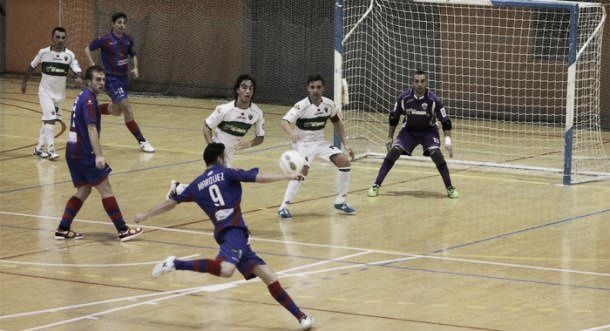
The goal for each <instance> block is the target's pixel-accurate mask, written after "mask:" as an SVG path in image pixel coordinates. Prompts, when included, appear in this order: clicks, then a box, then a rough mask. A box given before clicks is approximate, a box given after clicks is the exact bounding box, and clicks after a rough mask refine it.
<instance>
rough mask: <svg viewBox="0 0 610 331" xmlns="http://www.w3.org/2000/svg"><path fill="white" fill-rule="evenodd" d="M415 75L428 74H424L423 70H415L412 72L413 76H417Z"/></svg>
mask: <svg viewBox="0 0 610 331" xmlns="http://www.w3.org/2000/svg"><path fill="white" fill-rule="evenodd" d="M417 75H424V76H428V74H426V72H425V71H423V70H416V71H415V73H414V74H413V76H417Z"/></svg>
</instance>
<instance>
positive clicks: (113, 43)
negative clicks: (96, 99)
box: [85, 13, 155, 153]
mask: <svg viewBox="0 0 610 331" xmlns="http://www.w3.org/2000/svg"><path fill="white" fill-rule="evenodd" d="M126 28H127V15H125V13H116V14H114V15H112V30H110V32H109V33H107V34H105V35H103V36H101V37H99V38H97V39H95V40H93V41H92V42H91V43H90V44H89V46H87V47H85V54H86V55H87V58H88V59H89V64H90V65H95V62H94V61H93V58H92V57H91V51H94V50H96V49H100V50H101V53H102V62H103V63H104V68H105V69H106V93H108V96H109V97H110V98H111V99H112V107H110V106H109V105H108V104H102V105H100V110H101V112H102V114H112V115H119V114H121V113H123V118H124V119H125V125H126V126H127V128H128V129H129V131H130V132H131V134H133V136H134V137H135V138H136V139H137V140H138V143H139V144H140V149H141V150H142V151H144V152H147V153H153V152H154V151H155V149H154V147H153V146H152V145H151V144H150V143H149V142H148V141H147V140H146V138H144V136H143V135H142V132H141V131H140V127H139V126H138V124H137V123H136V121H135V118H134V114H133V108H132V107H131V104H130V103H129V100H128V98H127V78H128V76H129V57H131V58H132V60H133V69H131V73H132V74H133V77H134V78H138V77H139V76H140V73H139V71H138V57H137V56H136V51H135V50H134V42H133V39H132V38H131V36H129V35H128V34H127V33H125V29H126Z"/></svg>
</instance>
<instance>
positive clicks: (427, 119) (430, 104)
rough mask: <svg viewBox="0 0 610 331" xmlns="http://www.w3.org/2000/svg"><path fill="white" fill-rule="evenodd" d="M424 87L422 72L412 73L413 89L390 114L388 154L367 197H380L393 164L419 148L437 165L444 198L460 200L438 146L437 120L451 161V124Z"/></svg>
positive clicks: (443, 110)
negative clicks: (399, 125)
mask: <svg viewBox="0 0 610 331" xmlns="http://www.w3.org/2000/svg"><path fill="white" fill-rule="evenodd" d="M427 83H428V81H427V77H426V73H425V72H423V71H417V72H415V74H414V75H413V79H412V86H411V87H410V88H408V89H407V90H406V91H404V92H403V93H402V94H401V95H400V97H398V100H397V101H396V104H395V105H394V110H393V111H391V112H390V119H389V123H390V127H389V130H388V140H387V142H386V149H387V150H388V154H387V155H386V156H385V159H384V160H383V163H382V164H381V168H380V169H379V172H378V173H377V178H376V179H375V183H373V185H372V186H371V188H369V190H368V196H369V197H376V196H378V195H379V188H380V186H381V183H383V180H384V179H385V177H386V176H387V174H388V172H390V169H392V167H393V166H394V162H396V160H398V158H399V157H400V155H401V154H403V153H405V154H407V155H411V152H413V149H414V148H415V147H416V146H417V145H422V147H423V149H424V154H425V155H429V156H430V158H431V159H432V161H433V162H434V164H436V168H437V169H438V172H439V173H440V174H441V177H442V178H443V182H444V183H445V187H446V188H447V196H448V197H449V198H451V199H457V198H458V197H459V194H458V192H457V190H456V189H455V187H453V185H452V184H451V177H450V176H449V168H448V167H447V162H445V157H444V156H443V153H442V152H441V150H440V146H441V143H440V138H439V134H438V128H437V124H436V123H437V120H438V121H440V122H441V124H442V128H443V132H444V134H445V148H446V149H447V151H448V152H449V156H450V157H453V151H452V148H451V137H450V133H451V120H450V119H449V116H447V111H446V110H445V107H444V106H443V104H442V103H441V101H440V100H439V98H438V97H437V96H436V94H435V93H434V92H433V91H431V90H430V89H428V87H427ZM401 115H404V120H403V122H402V128H401V129H400V131H399V132H398V136H396V139H394V131H395V130H396V126H397V125H398V122H399V121H400V116H401Z"/></svg>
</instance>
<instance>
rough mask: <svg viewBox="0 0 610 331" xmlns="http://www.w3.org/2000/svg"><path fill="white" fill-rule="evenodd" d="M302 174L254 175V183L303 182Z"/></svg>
mask: <svg viewBox="0 0 610 331" xmlns="http://www.w3.org/2000/svg"><path fill="white" fill-rule="evenodd" d="M304 179H305V176H303V174H300V173H299V174H294V175H284V174H268V175H267V174H258V175H256V180H255V182H257V183H272V182H277V181H281V180H299V181H301V180H304Z"/></svg>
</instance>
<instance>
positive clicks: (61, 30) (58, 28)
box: [51, 26, 66, 37]
mask: <svg viewBox="0 0 610 331" xmlns="http://www.w3.org/2000/svg"><path fill="white" fill-rule="evenodd" d="M55 31H59V32H63V33H66V29H64V28H63V27H61V26H56V27H55V28H54V29H53V31H51V37H53V36H54V35H55Z"/></svg>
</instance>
